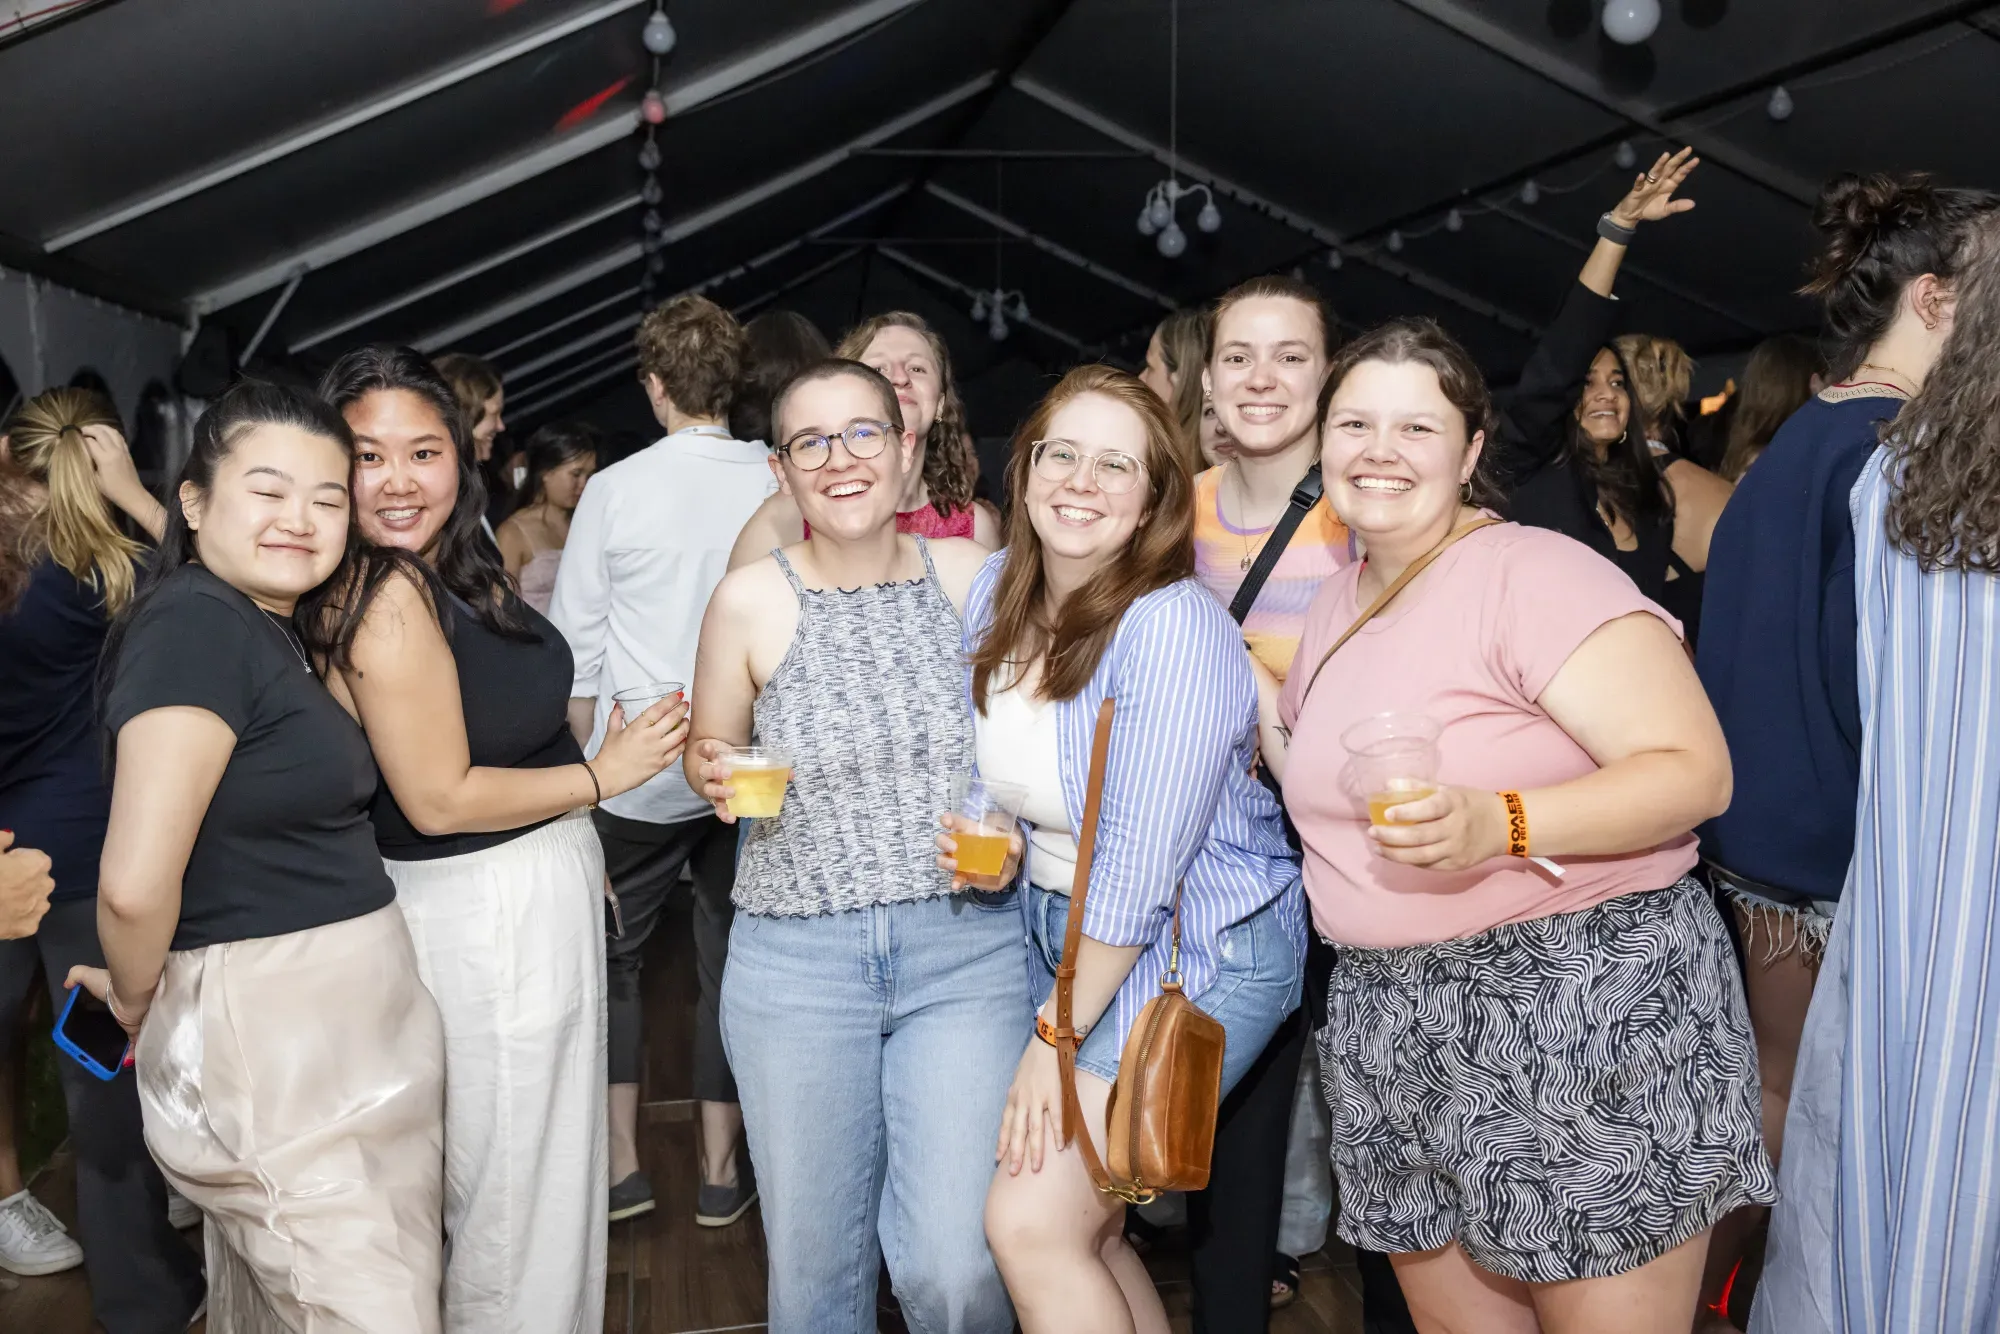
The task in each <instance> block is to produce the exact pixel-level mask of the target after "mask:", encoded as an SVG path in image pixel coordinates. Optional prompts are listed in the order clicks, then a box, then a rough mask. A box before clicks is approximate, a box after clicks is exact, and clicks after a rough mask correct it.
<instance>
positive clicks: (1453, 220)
mask: <svg viewBox="0 0 2000 1334" xmlns="http://www.w3.org/2000/svg"><path fill="white" fill-rule="evenodd" d="M1444 229H1445V230H1446V231H1448V232H1462V231H1464V230H1465V215H1464V214H1463V213H1460V212H1459V211H1458V210H1457V209H1453V210H1451V212H1449V213H1447V214H1445V215H1444Z"/></svg>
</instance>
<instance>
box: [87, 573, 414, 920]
mask: <svg viewBox="0 0 2000 1334" xmlns="http://www.w3.org/2000/svg"><path fill="white" fill-rule="evenodd" d="M176 706H180V707H188V708H197V709H206V710H207V711H208V712H210V713H212V714H214V715H215V716H216V717H218V718H220V719H222V721H223V722H225V723H227V724H228V725H229V730H230V731H232V732H234V733H235V734H236V749H235V751H234V752H233V753H232V754H231V755H230V757H229V765H228V767H227V768H226V769H224V770H223V774H222V781H221V783H220V784H218V785H217V787H216V790H215V796H214V797H213V798H212V799H211V800H210V801H209V804H208V812H207V814H205V815H204V816H203V817H202V822H201V829H200V832H199V833H198V834H197V835H196V836H195V842H194V850H193V852H192V853H190V854H189V856H188V864H187V870H186V872H185V873H184V875H183V876H182V880H181V919H180V925H179V927H178V928H177V929H176V930H175V932H174V939H173V948H174V949H177V950H186V949H198V948H200V947H202V946H205V945H219V944H224V943H227V942H229V941H235V940H254V939H258V938H261V937H265V936H280V935H286V934H289V933H290V932H294V931H304V930H307V929H309V928H311V927H315V926H325V925H328V924H330V923H333V922H344V921H347V920H349V919H351V918H355V917H360V916H363V915H365V914H367V913H371V912H374V911H376V910H377V909H379V908H384V907H387V906H388V905H389V904H390V903H392V902H394V900H395V887H394V886H393V885H392V884H391V883H390V880H389V876H388V873H387V872H386V871H384V870H383V869H382V861H381V858H380V857H379V856H377V854H376V851H375V831H374V829H373V827H372V826H370V824H369V823H368V803H369V800H370V799H371V798H372V797H373V796H374V795H375V784H376V777H377V775H376V769H375V757H374V755H373V754H371V753H370V751H369V749H368V740H367V738H366V737H365V736H364V735H363V734H362V731H361V727H360V725H359V724H357V723H356V722H355V721H354V719H353V718H351V717H349V716H348V714H347V711H346V710H345V709H343V708H341V707H340V705H339V703H338V702H336V701H335V699H334V698H333V696H332V695H331V694H329V693H328V692H327V689H326V687H325V686H324V685H323V684H322V683H321V682H320V680H319V678H318V677H316V676H314V675H313V673H312V671H311V670H310V669H309V668H308V667H307V666H306V665H305V662H304V660H303V656H302V653H301V651H300V649H299V648H298V646H297V641H296V640H295V639H294V638H293V637H292V632H291V626H290V624H289V622H287V621H281V620H280V619H279V618H277V617H274V616H272V615H271V614H269V613H268V612H265V611H264V610H262V609H261V608H259V607H258V606H257V604H256V603H254V602H252V601H250V599H249V598H247V597H245V596H244V595H243V594H242V593H239V592H238V591H236V590H235V589H234V588H232V587H230V586H229V585H228V584H226V583H224V582H223V581H222V580H221V579H219V578H217V577H216V576H215V575H213V574H211V573H209V572H208V571H207V570H205V569H203V568H201V567H200V566H198V565H187V566H184V567H183V568H181V569H179V570H177V571H175V572H174V573H173V574H171V575H169V576H168V577H167V580H166V582H165V583H164V584H162V585H161V586H160V588H159V590H158V592H156V593H155V594H154V595H153V596H152V597H151V598H150V599H148V600H147V602H146V603H145V605H144V606H142V607H141V608H140V609H139V611H138V613H137V614H136V615H135V616H134V617H133V620H132V624H131V626H130V628H129V629H128V630H127V631H126V634H125V640H124V643H123V645H122V646H121V648H120V651H119V655H118V663H117V667H116V670H115V673H114V676H113V681H112V686H111V690H110V694H109V698H108V700H107V702H106V706H105V725H106V727H107V728H109V730H110V732H111V735H112V736H113V737H116V736H117V734H118V732H119V730H120V729H122V728H123V727H124V726H125V724H127V723H128V722H130V721H131V720H132V719H134V718H136V717H138V716H139V715H140V714H142V713H145V712H147V711H149V710H152V709H162V708H171V707H176Z"/></svg>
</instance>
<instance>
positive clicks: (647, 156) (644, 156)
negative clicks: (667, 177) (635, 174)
mask: <svg viewBox="0 0 2000 1334" xmlns="http://www.w3.org/2000/svg"><path fill="white" fill-rule="evenodd" d="M659 169H660V146H659V145H658V144H656V143H654V142H653V141H652V139H651V137H650V136H649V137H648V138H647V140H646V142H645V143H643V144H641V145H640V146H639V170H640V171H658V170H659Z"/></svg>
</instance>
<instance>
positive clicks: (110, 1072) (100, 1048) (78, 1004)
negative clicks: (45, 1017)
mask: <svg viewBox="0 0 2000 1334" xmlns="http://www.w3.org/2000/svg"><path fill="white" fill-rule="evenodd" d="M55 1038H56V1045H57V1046H58V1047H61V1048H62V1049H63V1050H64V1051H66V1052H68V1053H69V1054H70V1055H71V1056H72V1057H73V1058H75V1060H76V1063H77V1064H78V1065H80V1066H82V1067H83V1068H84V1069H86V1070H88V1071H90V1073H91V1074H93V1075H95V1076H97V1077H98V1078H99V1079H107V1080H108V1079H116V1078H118V1072H119V1071H120V1070H123V1069H124V1068H125V1067H126V1066H128V1065H130V1064H132V1041H131V1039H130V1038H128V1037H126V1036H125V1030H124V1029H123V1028H120V1027H119V1026H118V1021H117V1020H116V1019H114V1018H112V1017H111V1010H110V1007H109V1006H106V1005H105V1004H104V1003H103V1002H101V1001H99V1000H98V999H97V998H96V997H95V996H92V995H91V994H90V993H89V992H87V991H85V990H84V989H83V988H82V987H71V988H70V991H69V1000H67V1001H66V1002H64V1003H63V1012H62V1018H60V1019H58V1020H56V1032H55Z"/></svg>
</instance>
